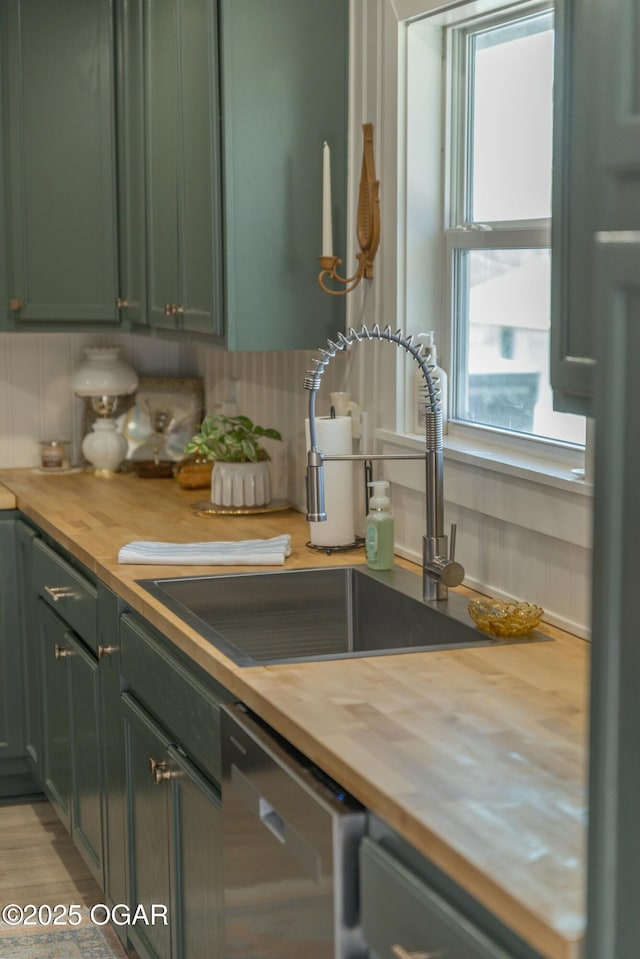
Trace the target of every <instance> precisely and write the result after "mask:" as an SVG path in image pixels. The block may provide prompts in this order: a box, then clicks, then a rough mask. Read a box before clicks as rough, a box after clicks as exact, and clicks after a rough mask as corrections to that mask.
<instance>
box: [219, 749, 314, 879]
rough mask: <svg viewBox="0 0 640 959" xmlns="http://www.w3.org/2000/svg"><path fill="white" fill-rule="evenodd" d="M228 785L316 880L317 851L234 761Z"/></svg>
mask: <svg viewBox="0 0 640 959" xmlns="http://www.w3.org/2000/svg"><path fill="white" fill-rule="evenodd" d="M231 788H232V789H233V792H234V794H235V796H236V797H237V799H239V800H241V801H242V802H243V803H244V805H245V806H246V807H247V809H248V810H249V811H250V812H251V813H252V814H253V815H254V816H255V817H256V819H258V820H259V821H260V822H261V823H262V825H263V826H264V827H265V828H266V829H268V830H269V832H270V833H272V835H273V836H274V837H275V838H276V839H277V840H278V842H279V843H281V844H282V845H283V846H284V847H285V849H286V850H287V853H288V854H289V855H290V856H291V858H292V859H294V860H295V861H296V862H297V863H298V865H299V866H301V867H302V868H303V869H304V870H305V872H306V873H307V874H308V875H309V876H310V877H311V878H312V879H313V880H314V882H320V879H321V877H322V860H321V857H320V856H319V854H318V852H317V851H316V850H315V849H314V848H313V846H311V845H310V844H309V843H308V842H307V840H306V839H305V838H304V837H303V836H301V835H300V833H299V832H298V831H297V829H295V828H294V827H293V826H292V825H291V824H290V823H288V822H287V820H286V819H284V818H283V817H282V816H281V815H280V813H279V812H277V810H276V809H275V808H274V807H273V806H272V805H271V803H270V802H269V801H268V799H265V797H264V796H263V795H262V793H261V792H260V790H259V789H257V788H256V786H255V785H254V784H253V783H252V782H251V780H250V779H249V778H248V777H247V776H246V775H245V774H244V773H243V772H242V770H241V769H239V768H238V766H236V764H235V763H232V764H231Z"/></svg>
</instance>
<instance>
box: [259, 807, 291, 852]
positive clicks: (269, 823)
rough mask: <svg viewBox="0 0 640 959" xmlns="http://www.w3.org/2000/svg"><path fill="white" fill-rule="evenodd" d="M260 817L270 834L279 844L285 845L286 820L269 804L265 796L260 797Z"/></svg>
mask: <svg viewBox="0 0 640 959" xmlns="http://www.w3.org/2000/svg"><path fill="white" fill-rule="evenodd" d="M258 816H259V818H260V821H261V822H263V823H264V824H265V826H266V827H267V829H268V830H269V832H271V833H273V835H274V836H275V837H276V839H277V840H278V842H281V843H283V844H284V843H285V841H286V840H285V835H284V827H285V823H284V819H283V818H282V816H281V815H280V814H279V813H277V812H276V810H275V809H274V808H273V806H272V805H271V803H269V802H267V800H266V799H265V798H264V796H260V799H259V800H258Z"/></svg>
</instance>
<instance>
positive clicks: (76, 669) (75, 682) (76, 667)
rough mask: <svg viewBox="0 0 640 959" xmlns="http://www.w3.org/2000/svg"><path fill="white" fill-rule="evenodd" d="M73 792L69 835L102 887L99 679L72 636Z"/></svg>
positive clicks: (94, 663) (69, 639)
mask: <svg viewBox="0 0 640 959" xmlns="http://www.w3.org/2000/svg"><path fill="white" fill-rule="evenodd" d="M67 643H68V647H69V651H70V656H69V657H68V660H67V662H68V670H69V694H70V721H71V755H72V761H73V792H72V812H71V833H72V836H73V838H74V840H75V843H76V846H77V847H78V849H79V850H80V852H81V854H82V856H83V858H84V860H85V861H86V862H87V864H88V865H89V867H90V869H91V872H92V873H93V875H94V877H95V878H96V879H97V880H98V882H99V883H100V885H102V881H103V876H102V775H101V762H100V744H99V728H98V715H99V704H100V675H99V666H98V662H97V660H96V659H95V658H94V657H93V656H92V655H91V654H90V653H89V652H88V651H87V650H86V649H85V648H84V647H83V645H82V643H81V642H80V641H79V640H77V639H76V638H75V637H74V636H73V634H71V633H68V634H67Z"/></svg>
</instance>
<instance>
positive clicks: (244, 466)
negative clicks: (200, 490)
mask: <svg viewBox="0 0 640 959" xmlns="http://www.w3.org/2000/svg"><path fill="white" fill-rule="evenodd" d="M211 500H212V502H213V503H215V505H216V506H237V507H242V506H266V505H267V503H269V502H270V501H271V473H270V472H269V462H268V460H259V461H258V462H257V463H221V462H219V461H218V462H216V463H215V464H214V467H213V473H212V474H211Z"/></svg>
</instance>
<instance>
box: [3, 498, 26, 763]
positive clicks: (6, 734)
mask: <svg viewBox="0 0 640 959" xmlns="http://www.w3.org/2000/svg"><path fill="white" fill-rule="evenodd" d="M16 597H17V579H16V545H15V520H14V519H13V518H11V519H5V518H2V514H0V760H4V759H13V758H14V757H18V756H22V754H23V748H24V747H23V723H22V659H21V655H20V643H19V633H18V608H17V599H16Z"/></svg>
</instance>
